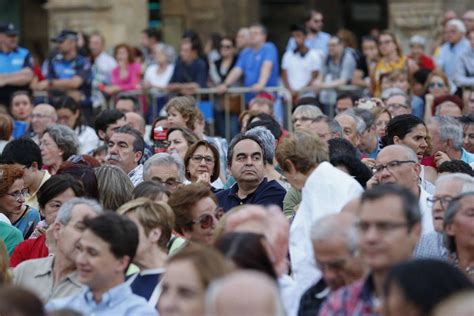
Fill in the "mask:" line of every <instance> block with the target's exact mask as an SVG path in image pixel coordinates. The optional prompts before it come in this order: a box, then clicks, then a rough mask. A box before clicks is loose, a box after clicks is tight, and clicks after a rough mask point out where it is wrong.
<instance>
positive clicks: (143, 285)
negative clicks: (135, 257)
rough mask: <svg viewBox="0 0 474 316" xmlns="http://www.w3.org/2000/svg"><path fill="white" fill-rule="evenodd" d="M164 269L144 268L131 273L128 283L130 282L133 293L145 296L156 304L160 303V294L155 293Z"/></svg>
mask: <svg viewBox="0 0 474 316" xmlns="http://www.w3.org/2000/svg"><path fill="white" fill-rule="evenodd" d="M164 271H165V270H164V269H149V270H143V271H140V272H138V273H135V274H133V275H131V276H130V277H129V278H128V279H127V283H128V284H130V288H131V289H132V292H133V294H136V295H138V296H141V297H143V298H144V299H146V300H147V301H149V302H150V303H151V305H153V306H154V305H156V303H158V295H155V294H156V291H157V288H158V284H159V283H160V281H161V276H162V275H163V272H164Z"/></svg>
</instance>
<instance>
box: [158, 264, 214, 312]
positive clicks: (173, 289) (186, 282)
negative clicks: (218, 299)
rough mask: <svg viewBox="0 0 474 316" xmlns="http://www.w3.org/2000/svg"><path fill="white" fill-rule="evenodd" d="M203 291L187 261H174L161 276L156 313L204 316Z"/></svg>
mask: <svg viewBox="0 0 474 316" xmlns="http://www.w3.org/2000/svg"><path fill="white" fill-rule="evenodd" d="M205 290H206V289H205V288H204V285H203V284H202V283H201V281H200V278H199V275H198V271H197V270H196V268H195V267H194V265H193V264H192V263H191V262H190V261H189V260H186V259H183V260H178V261H174V262H172V263H171V264H169V265H168V266H167V267H166V272H165V273H164V275H163V281H162V292H161V296H160V300H159V302H158V311H159V312H160V315H161V316H201V315H204V294H205Z"/></svg>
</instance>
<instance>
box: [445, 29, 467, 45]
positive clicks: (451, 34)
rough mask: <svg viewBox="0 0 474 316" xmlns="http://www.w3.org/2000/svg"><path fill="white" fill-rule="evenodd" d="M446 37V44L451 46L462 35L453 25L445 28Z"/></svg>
mask: <svg viewBox="0 0 474 316" xmlns="http://www.w3.org/2000/svg"><path fill="white" fill-rule="evenodd" d="M446 35H447V40H448V42H450V43H451V44H456V43H457V42H459V41H460V40H461V39H462V37H463V33H461V32H459V30H458V29H457V27H455V26H454V25H448V26H447V27H446Z"/></svg>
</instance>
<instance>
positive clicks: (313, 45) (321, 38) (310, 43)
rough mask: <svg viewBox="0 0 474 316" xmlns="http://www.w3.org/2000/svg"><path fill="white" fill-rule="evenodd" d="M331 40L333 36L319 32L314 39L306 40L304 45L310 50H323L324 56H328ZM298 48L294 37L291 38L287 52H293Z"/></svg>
mask: <svg viewBox="0 0 474 316" xmlns="http://www.w3.org/2000/svg"><path fill="white" fill-rule="evenodd" d="M330 38H331V35H329V34H328V33H326V32H318V33H316V36H314V37H312V38H306V39H305V41H304V43H305V45H306V47H308V48H309V49H319V50H321V51H322V52H323V53H324V55H327V54H328V43H329V39H330ZM295 48H296V43H295V39H294V38H293V37H290V39H289V40H288V44H287V45H286V50H287V51H292V50H294V49H295Z"/></svg>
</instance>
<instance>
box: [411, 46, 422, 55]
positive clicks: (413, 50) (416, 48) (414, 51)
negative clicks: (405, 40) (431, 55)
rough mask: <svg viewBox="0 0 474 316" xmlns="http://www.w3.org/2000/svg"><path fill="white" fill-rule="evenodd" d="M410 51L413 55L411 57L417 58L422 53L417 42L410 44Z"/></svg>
mask: <svg viewBox="0 0 474 316" xmlns="http://www.w3.org/2000/svg"><path fill="white" fill-rule="evenodd" d="M410 53H411V54H412V55H413V57H415V58H418V57H419V56H421V55H422V54H423V46H421V45H419V44H412V45H410Z"/></svg>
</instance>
